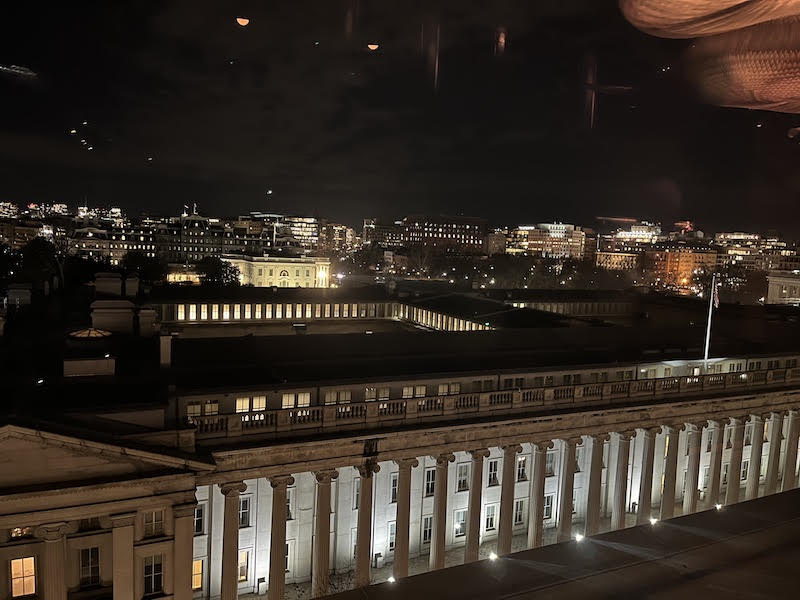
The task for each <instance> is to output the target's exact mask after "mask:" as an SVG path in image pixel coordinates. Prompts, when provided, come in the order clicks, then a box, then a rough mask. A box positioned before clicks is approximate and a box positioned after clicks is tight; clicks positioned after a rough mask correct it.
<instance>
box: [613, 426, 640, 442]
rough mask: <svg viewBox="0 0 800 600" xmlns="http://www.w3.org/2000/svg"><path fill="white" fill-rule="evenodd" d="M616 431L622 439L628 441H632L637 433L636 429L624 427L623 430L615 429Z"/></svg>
mask: <svg viewBox="0 0 800 600" xmlns="http://www.w3.org/2000/svg"><path fill="white" fill-rule="evenodd" d="M614 433H616V434H617V436H618V437H619V439H620V440H624V441H626V442H628V441H630V439H631V438H632V437H633V436H635V435H636V430H635V429H624V430H623V431H615V432H614Z"/></svg>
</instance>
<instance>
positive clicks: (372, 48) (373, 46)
mask: <svg viewBox="0 0 800 600" xmlns="http://www.w3.org/2000/svg"><path fill="white" fill-rule="evenodd" d="M380 47H381V46H380V44H375V43H373V44H367V48H369V49H370V51H371V52H374V51H375V50H377V49H378V48H380Z"/></svg>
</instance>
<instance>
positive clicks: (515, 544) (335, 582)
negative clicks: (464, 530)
mask: <svg viewBox="0 0 800 600" xmlns="http://www.w3.org/2000/svg"><path fill="white" fill-rule="evenodd" d="M707 508H712V507H710V506H709V507H706V506H705V503H704V502H703V501H702V500H698V503H697V510H698V511H702V510H707ZM658 513H659V509H658V508H657V507H656V508H654V509H653V515H656V516H657V515H658ZM682 514H683V504H682V502H677V503H676V504H675V516H676V517H678V516H681V515H682ZM634 525H636V515H635V514H628V515H626V516H625V526H626V527H633V526H634ZM610 529H611V519H610V517H606V518H604V519H601V521H600V533H605V532H606V531H609V530H610ZM582 531H583V522H582V521H575V522H574V523H573V524H572V534H573V536H574V535H575V534H576V533H580V532H582ZM542 543H543V545H548V544H555V543H556V528H555V527H550V528H547V529H545V530H544V535H543V537H542ZM527 547H528V534H527V532H526V533H525V534H520V535H515V536H514V537H513V538H512V541H511V551H512V552H520V551H522V550H526V549H527ZM496 548H497V540H496V539H492V540H489V541H487V542H484V543H483V544H481V546H480V550H479V558H480V559H481V560H483V559H487V558H489V554H491V553H492V552H494V551H495V550H496ZM463 562H464V547H463V546H459V547H457V548H453V549H451V550H448V551H447V553H446V554H445V559H444V563H445V568H447V567H454V566H456V565H460V564H462V563H463ZM428 571H429V568H428V555H427V554H422V555H420V556H415V557H411V558H410V559H409V563H408V574H409V575H418V574H420V573H427V572H428ZM391 574H392V565H391V563H389V564H387V565H385V566H383V567H381V568H379V569H372V572H371V577H370V582H371V583H372V584H376V583H382V582H384V581H386V580H387V579H388V578H389V576H391ZM354 576H355V573H354V572H353V571H347V572H344V573H331V576H330V593H331V594H333V593H336V592H344V591H347V590H350V589H353V588H354V587H355V585H354ZM265 596H266V595H264V596H257V595H256V594H246V595H245V594H242V597H249V598H261V597H265ZM286 598H287V599H288V600H309V599H310V598H311V582H310V581H306V582H303V583H290V584H287V585H286Z"/></svg>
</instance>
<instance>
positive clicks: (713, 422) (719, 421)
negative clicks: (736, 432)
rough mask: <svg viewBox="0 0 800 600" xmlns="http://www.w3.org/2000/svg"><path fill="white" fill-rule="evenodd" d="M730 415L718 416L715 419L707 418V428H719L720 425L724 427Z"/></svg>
mask: <svg viewBox="0 0 800 600" xmlns="http://www.w3.org/2000/svg"><path fill="white" fill-rule="evenodd" d="M730 420H731V419H730V417H718V418H716V419H709V420H708V427H709V429H719V428H721V427H725V425H727V424H728V423H729V422H730Z"/></svg>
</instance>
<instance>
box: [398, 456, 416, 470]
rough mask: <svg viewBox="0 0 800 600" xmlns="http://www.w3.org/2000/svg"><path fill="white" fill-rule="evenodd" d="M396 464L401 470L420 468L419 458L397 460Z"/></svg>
mask: <svg viewBox="0 0 800 600" xmlns="http://www.w3.org/2000/svg"><path fill="white" fill-rule="evenodd" d="M394 462H395V463H396V464H397V466H398V467H400V468H401V469H413V468H414V467H418V466H419V459H417V458H396V459H394Z"/></svg>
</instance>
